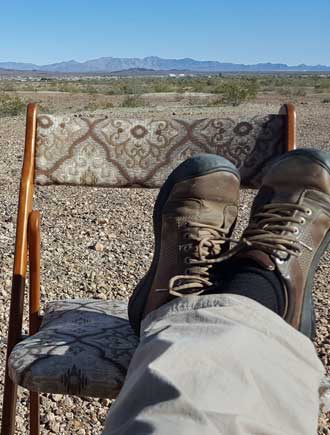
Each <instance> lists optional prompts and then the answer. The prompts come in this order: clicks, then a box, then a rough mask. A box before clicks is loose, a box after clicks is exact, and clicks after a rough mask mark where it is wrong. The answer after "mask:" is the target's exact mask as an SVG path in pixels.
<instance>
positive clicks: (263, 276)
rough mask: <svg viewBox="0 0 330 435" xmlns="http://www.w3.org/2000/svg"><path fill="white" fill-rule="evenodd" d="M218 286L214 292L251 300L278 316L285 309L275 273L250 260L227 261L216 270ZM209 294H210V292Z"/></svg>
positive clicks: (281, 290)
mask: <svg viewBox="0 0 330 435" xmlns="http://www.w3.org/2000/svg"><path fill="white" fill-rule="evenodd" d="M217 276H218V279H219V285H218V286H217V289H216V290H215V291H213V293H214V292H216V293H232V294H236V295H242V296H246V297H248V298H250V299H253V300H255V301H257V302H259V303H260V304H262V305H264V306H265V307H267V308H269V309H270V310H272V311H274V312H275V313H276V314H279V315H280V316H282V315H283V313H284V309H285V298H284V292H283V286H282V284H281V282H280V280H279V278H278V277H277V275H276V273H275V272H273V271H270V270H265V269H262V268H261V267H260V266H259V265H258V264H257V263H255V262H254V261H251V260H246V259H244V260H243V259H242V260H237V261H230V260H229V261H228V262H226V263H225V264H222V265H221V266H220V267H219V268H218V270H217ZM210 293H211V292H210Z"/></svg>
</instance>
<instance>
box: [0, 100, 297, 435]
mask: <svg viewBox="0 0 330 435" xmlns="http://www.w3.org/2000/svg"><path fill="white" fill-rule="evenodd" d="M37 112H38V107H37V104H35V103H30V104H29V105H28V107H27V117H26V135H25V151H24V161H23V169H22V176H21V183H20V191H19V205H18V217H17V228H16V242H15V256H14V268H13V278H12V294H11V304H10V313H9V328H8V342H7V358H6V374H5V385H4V395H3V413H2V427H1V435H14V433H15V420H16V403H17V385H16V384H15V383H14V382H13V381H12V380H11V379H10V377H9V372H8V358H9V356H10V354H11V351H12V349H13V348H14V346H15V345H16V344H17V343H19V342H20V341H21V340H22V339H23V337H22V325H23V310H24V297H25V282H26V276H27V269H28V263H29V278H30V279H29V282H30V285H29V335H34V334H35V333H36V332H38V330H39V328H40V325H41V321H42V317H41V316H40V312H39V311H40V212H39V211H36V210H33V195H34V188H35V186H34V169H35V151H36V138H37ZM279 114H281V115H286V116H287V132H286V144H287V150H288V151H292V150H294V149H295V148H296V112H295V108H294V106H293V104H291V103H289V104H285V105H283V106H282V107H281V109H280V112H279ZM30 434H31V435H39V434H40V397H39V393H38V392H33V391H30Z"/></svg>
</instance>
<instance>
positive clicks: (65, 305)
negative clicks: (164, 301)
mask: <svg viewBox="0 0 330 435" xmlns="http://www.w3.org/2000/svg"><path fill="white" fill-rule="evenodd" d="M137 344H138V339H137V337H136V336H135V334H134V333H133V331H132V329H131V327H130V324H129V322H128V320H127V304H126V303H121V302H114V301H100V300H88V299H87V300H86V299H73V300H65V301H55V302H51V303H50V304H49V305H48V307H47V310H46V314H45V317H44V320H43V322H42V325H41V328H40V331H39V332H38V333H37V334H35V335H34V336H31V337H29V338H27V339H25V340H23V341H22V342H20V343H19V344H17V345H16V346H15V348H14V349H13V351H12V353H11V355H10V358H9V372H10V376H11V378H12V379H13V381H14V382H16V383H17V384H19V385H22V386H23V387H25V388H27V389H29V390H32V391H39V392H44V393H57V394H74V395H77V396H93V397H108V398H112V397H115V396H116V395H117V394H118V392H119V391H120V388H121V386H122V384H123V382H124V379H125V375H126V371H127V367H128V365H129V362H130V360H131V357H132V355H133V353H134V350H135V349H136V346H137Z"/></svg>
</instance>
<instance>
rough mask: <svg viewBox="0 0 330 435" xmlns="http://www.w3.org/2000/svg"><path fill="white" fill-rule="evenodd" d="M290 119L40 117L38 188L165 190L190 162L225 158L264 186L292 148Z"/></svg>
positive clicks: (248, 181) (248, 178)
mask: <svg viewBox="0 0 330 435" xmlns="http://www.w3.org/2000/svg"><path fill="white" fill-rule="evenodd" d="M285 137H286V116H285V115H268V116H264V117H260V116H257V117H254V118H252V119H235V120H234V119H230V118H217V119H175V118H173V119H156V118H151V119H144V120H139V119H115V118H114V119H112V118H110V116H109V117H108V116H107V115H104V116H100V115H99V116H98V117H92V116H89V117H87V116H78V115H71V114H70V115H66V116H50V115H42V116H39V118H38V140H37V156H36V183H37V184H41V185H44V184H74V185H77V184H78V185H92V186H107V187H130V186H135V185H136V186H143V187H159V186H161V185H162V183H163V182H164V181H165V179H166V178H167V176H168V175H169V173H170V172H171V171H172V170H173V169H174V168H175V167H176V166H177V165H178V164H179V163H180V162H182V161H183V160H185V159H186V158H188V157H190V156H192V155H194V154H200V153H214V154H220V155H222V156H224V157H226V158H227V159H229V160H230V161H232V162H233V163H234V164H235V165H236V166H237V167H238V168H239V170H240V173H241V177H242V183H243V185H247V186H252V187H257V186H258V185H259V183H260V178H261V176H262V172H263V171H264V170H266V169H267V164H268V163H269V162H270V160H271V159H272V158H274V156H276V155H279V154H282V153H283V152H284V151H285Z"/></svg>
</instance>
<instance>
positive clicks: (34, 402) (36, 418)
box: [30, 391, 40, 435]
mask: <svg viewBox="0 0 330 435" xmlns="http://www.w3.org/2000/svg"><path fill="white" fill-rule="evenodd" d="M30 435H40V400H39V393H35V392H34V391H30Z"/></svg>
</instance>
